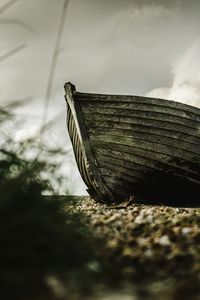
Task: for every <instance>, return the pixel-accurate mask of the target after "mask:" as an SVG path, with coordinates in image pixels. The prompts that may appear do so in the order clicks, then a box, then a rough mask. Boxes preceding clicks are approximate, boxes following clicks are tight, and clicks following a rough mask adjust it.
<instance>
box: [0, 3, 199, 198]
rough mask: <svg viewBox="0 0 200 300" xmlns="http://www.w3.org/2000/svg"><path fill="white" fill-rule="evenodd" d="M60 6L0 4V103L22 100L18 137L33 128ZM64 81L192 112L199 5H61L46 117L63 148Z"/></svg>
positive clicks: (196, 95) (196, 83)
mask: <svg viewBox="0 0 200 300" xmlns="http://www.w3.org/2000/svg"><path fill="white" fill-rule="evenodd" d="M63 3H64V0H7V1H6V0H0V103H1V104H5V103H7V101H11V100H13V99H27V100H26V101H27V105H26V106H25V107H24V108H22V109H21V110H20V113H21V114H25V117H26V119H27V120H28V122H27V126H28V128H21V129H19V132H18V133H17V134H18V138H20V137H21V136H23V135H25V136H26V134H30V132H34V130H35V129H36V128H37V126H38V125H40V124H41V123H40V122H41V114H42V110H43V103H44V96H45V92H46V88H47V80H48V74H49V69H50V63H51V59H52V54H53V50H54V45H55V39H56V35H57V32H58V24H59V21H60V17H61V13H62V7H63ZM6 4H10V7H6V6H5V5H6ZM1 8H5V9H2V10H1ZM13 50H16V53H15V54H14V53H13V55H12V56H10V57H8V56H7V54H8V53H9V52H10V51H11V54H12V51H13ZM17 50H18V51H17ZM67 81H71V82H73V83H74V84H75V85H76V87H77V89H78V90H81V91H89V92H105V93H122V94H123V93H124V94H139V95H151V96H155V97H163V98H168V99H174V100H178V101H182V102H186V103H188V104H192V105H196V106H200V1H198V0H190V1H188V0H169V1H168V0H121V1H120V0H107V1H106V0H69V2H68V8H67V14H66V19H65V25H64V32H63V36H62V41H61V45H60V52H59V55H58V60H57V66H56V72H55V78H54V85H53V91H52V98H51V99H50V111H49V118H52V117H53V116H54V115H57V114H58V113H60V117H59V120H58V121H57V123H56V126H55V128H54V129H53V130H52V131H51V133H50V137H49V139H51V140H53V141H55V143H60V144H62V145H63V147H66V148H68V147H69V140H68V139H67V133H66V129H65V103H64V98H63V95H64V90H63V85H64V83H65V82H67ZM65 163H66V165H67V161H66V162H65ZM68 173H70V174H71V175H70V176H71V178H72V180H74V181H75V180H76V182H77V181H78V182H80V184H79V185H77V187H76V188H75V189H74V190H73V191H72V192H73V193H82V192H83V190H84V189H85V188H84V186H83V185H82V183H81V179H80V178H79V177H78V172H77V169H76V167H75V163H74V162H73V163H72V164H71V165H70V167H69V168H68Z"/></svg>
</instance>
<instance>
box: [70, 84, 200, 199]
mask: <svg viewBox="0 0 200 300" xmlns="http://www.w3.org/2000/svg"><path fill="white" fill-rule="evenodd" d="M65 92H66V101H67V126H68V131H69V135H70V138H71V141H72V145H73V149H74V154H75V158H76V162H77V165H78V168H79V171H80V173H81V176H82V178H83V180H84V182H85V184H86V185H87V187H88V192H89V194H90V195H91V197H93V198H94V199H96V200H98V201H103V202H106V203H113V202H115V203H116V202H119V203H120V202H122V201H124V200H125V199H127V198H129V196H131V195H135V196H136V197H137V198H139V199H152V200H155V201H166V200H169V201H175V202H177V201H179V202H181V201H183V200H185V199H187V200H188V201H189V202H191V203H192V202H196V203H197V202H198V203H199V202H200V201H199V198H200V109H198V108H196V107H192V106H189V105H186V104H182V103H178V102H174V101H170V100H163V99H157V98H149V97H141V96H127V95H107V94H92V93H81V92H78V91H76V88H75V86H74V85H72V84H71V83H66V85H65Z"/></svg>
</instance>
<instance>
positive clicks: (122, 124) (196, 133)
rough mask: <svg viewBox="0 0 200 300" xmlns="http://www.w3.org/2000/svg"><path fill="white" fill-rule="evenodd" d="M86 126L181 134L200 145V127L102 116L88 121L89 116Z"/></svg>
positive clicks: (88, 127) (134, 118) (96, 116)
mask: <svg viewBox="0 0 200 300" xmlns="http://www.w3.org/2000/svg"><path fill="white" fill-rule="evenodd" d="M85 125H86V127H87V130H89V129H90V128H96V127H104V128H105V127H107V128H117V129H119V130H120V128H122V129H128V130H133V129H134V128H135V129H137V130H141V131H146V132H149V130H155V129H157V130H158V131H160V130H163V131H165V132H166V134H180V135H183V138H186V139H188V138H190V139H191V140H193V139H194V141H195V142H196V143H198V144H199V141H200V129H199V128H198V127H196V128H195V129H194V128H190V127H185V126H184V125H180V124H176V125H175V124H174V123H172V122H165V121H162V122H160V121H157V120H148V119H144V118H143V119H141V118H140V119H139V118H136V117H132V118H128V117H127V118H125V117H119V118H115V117H114V116H108V115H105V116H102V115H95V116H94V118H93V119H89V120H88V119H87V116H86V118H85Z"/></svg>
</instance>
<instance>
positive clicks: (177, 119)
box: [82, 106, 199, 128]
mask: <svg viewBox="0 0 200 300" xmlns="http://www.w3.org/2000/svg"><path fill="white" fill-rule="evenodd" d="M82 111H83V114H84V115H85V118H86V119H87V120H90V119H91V118H92V117H93V118H94V116H95V117H96V115H103V116H104V115H108V116H112V115H113V116H115V117H117V118H118V117H125V118H132V117H137V118H144V119H149V120H158V121H161V122H163V121H165V122H173V124H180V125H184V126H186V127H190V128H199V122H198V121H195V120H189V119H186V118H184V117H181V116H176V115H171V114H167V113H165V112H162V113H158V112H154V111H144V110H136V109H135V110H131V111H130V110H128V109H123V110H121V109H114V108H110V109H108V108H103V107H102V108H98V107H86V106H84V107H83V106H82Z"/></svg>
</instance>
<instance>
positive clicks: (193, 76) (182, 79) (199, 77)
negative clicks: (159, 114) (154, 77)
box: [146, 39, 200, 107]
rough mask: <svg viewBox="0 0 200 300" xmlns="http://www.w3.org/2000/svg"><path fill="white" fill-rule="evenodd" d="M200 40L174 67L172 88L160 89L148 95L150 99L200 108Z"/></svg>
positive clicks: (197, 40) (196, 41)
mask: <svg viewBox="0 0 200 300" xmlns="http://www.w3.org/2000/svg"><path fill="white" fill-rule="evenodd" d="M199 53H200V39H196V40H195V42H194V43H193V44H192V45H191V46H190V47H189V48H188V49H187V51H186V52H185V53H184V54H183V55H182V57H181V58H180V59H179V61H178V62H177V63H176V64H175V65H174V66H173V68H172V73H173V74H174V80H173V83H172V86H171V87H160V88H156V89H153V90H151V91H150V92H148V93H147V94H146V96H150V97H158V98H164V99H172V100H176V101H179V102H182V103H186V104H190V105H194V106H198V107H200V60H199Z"/></svg>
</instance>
